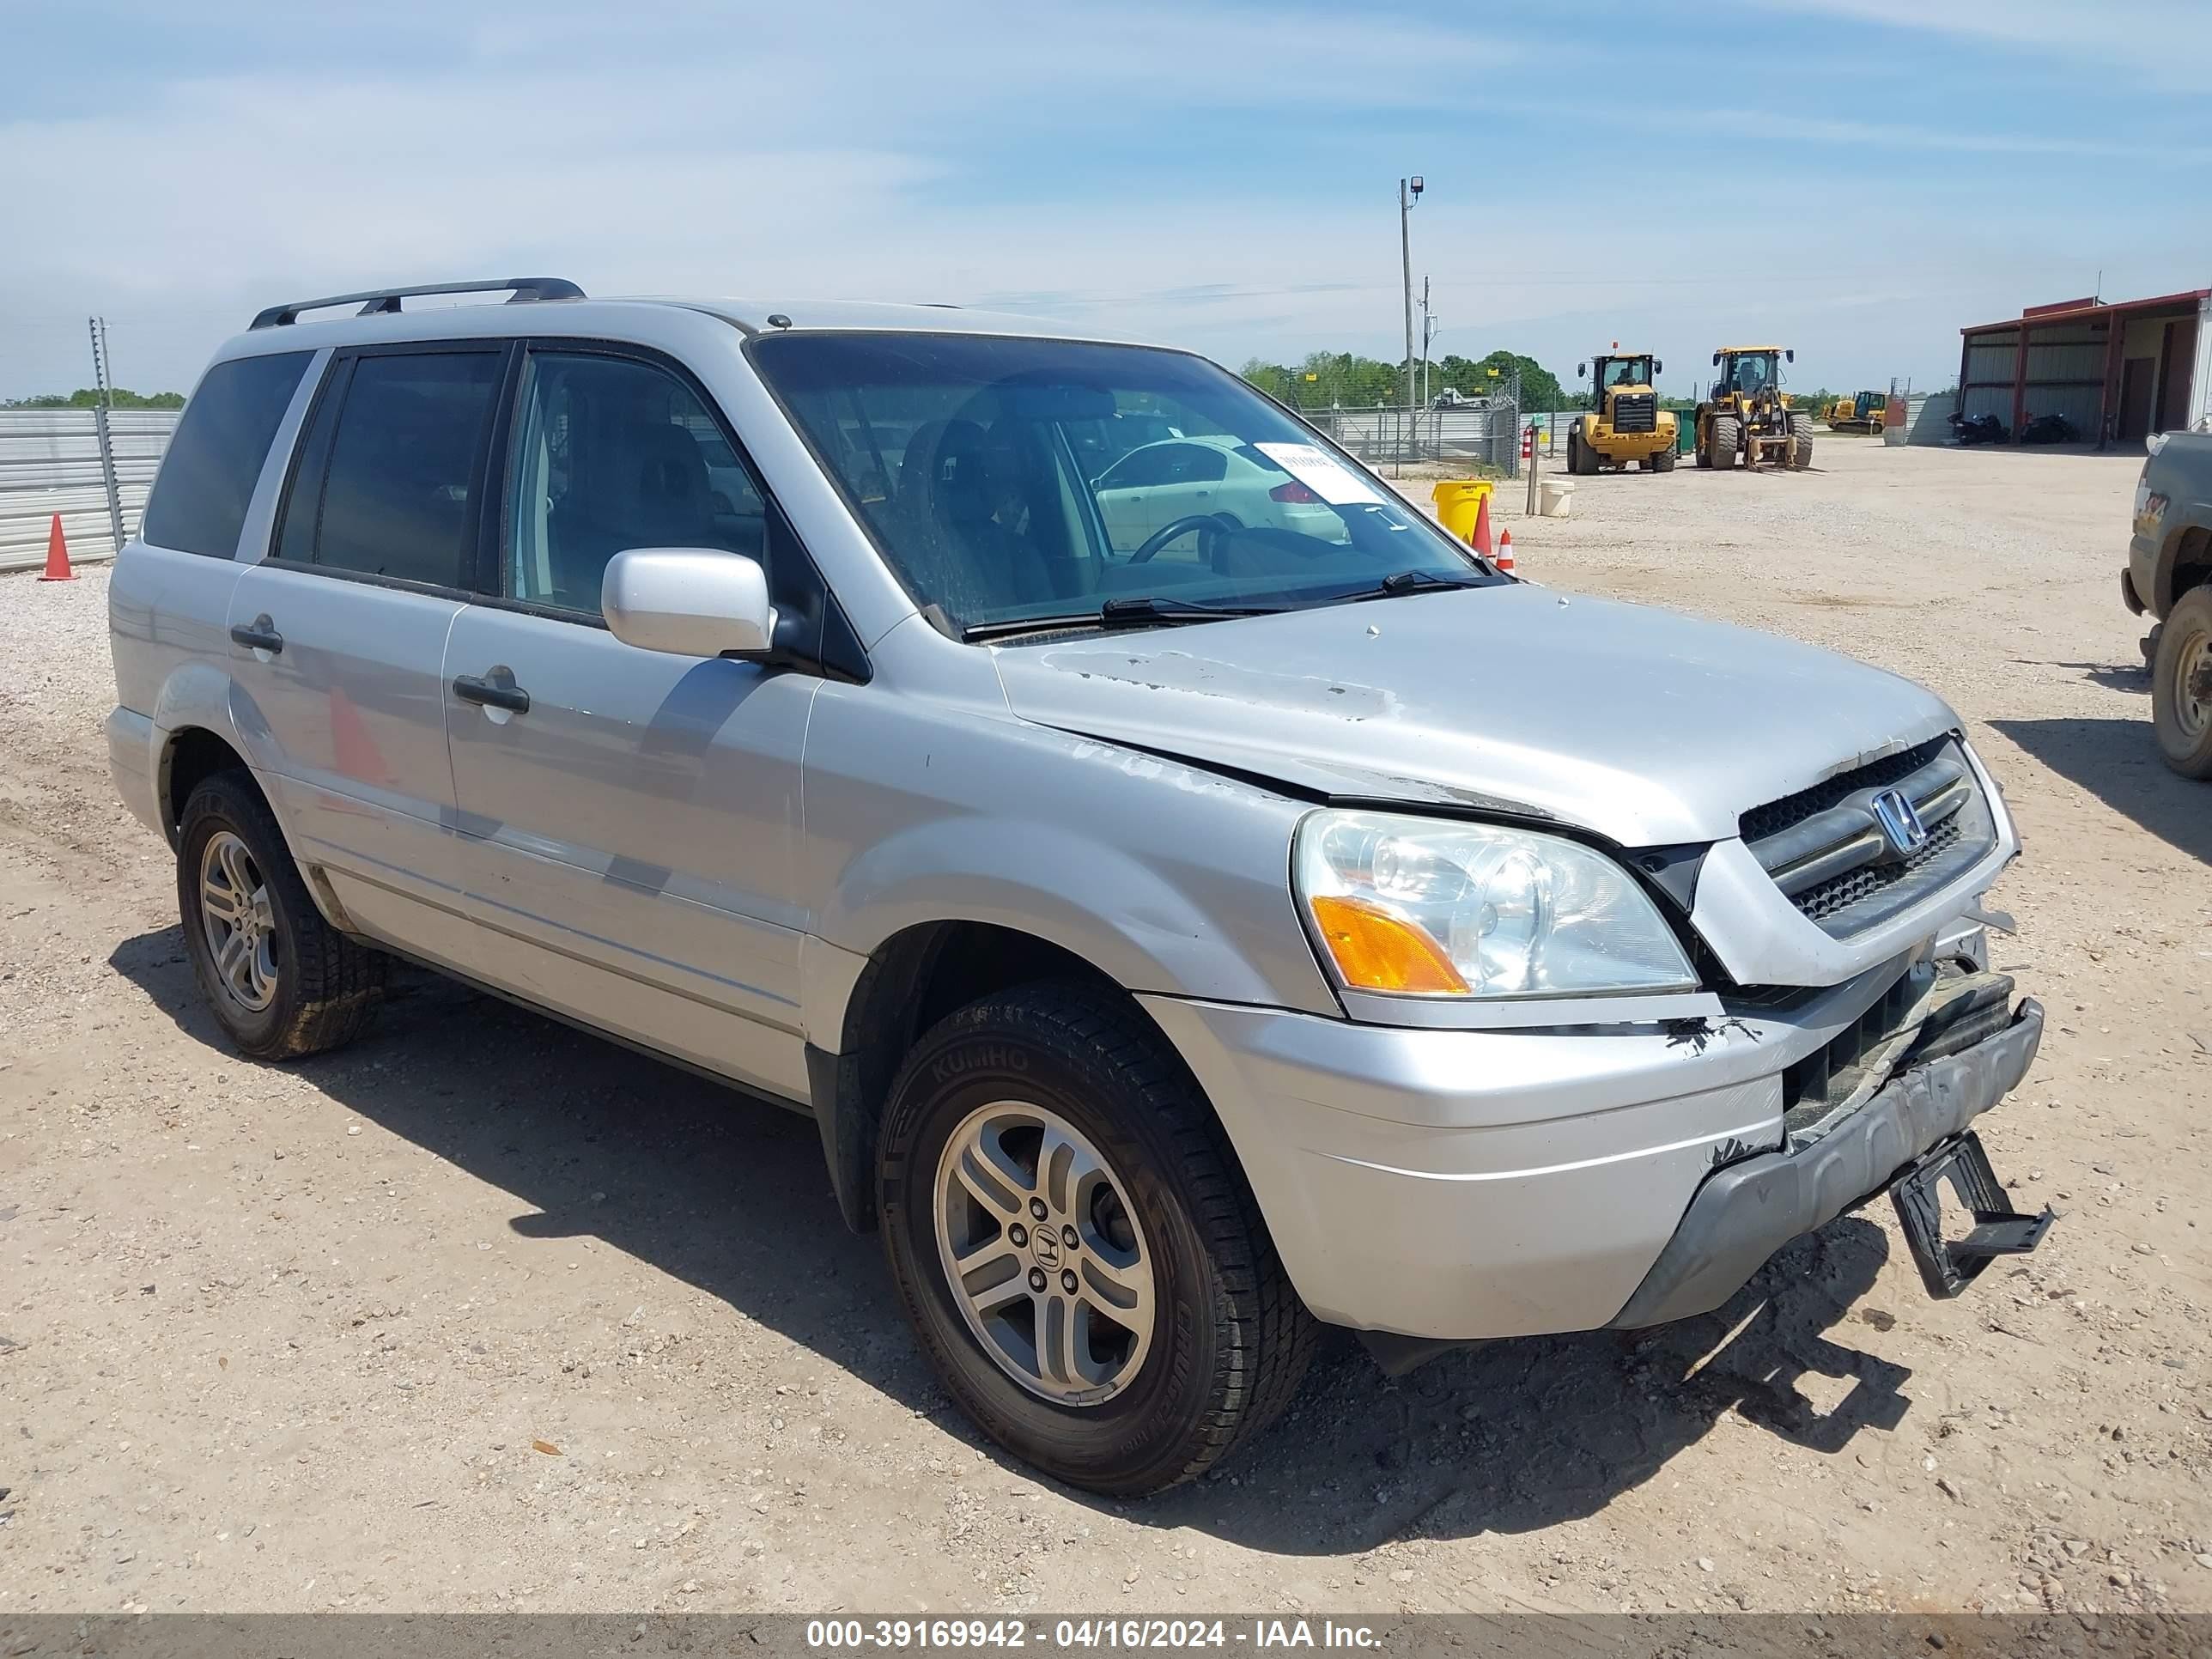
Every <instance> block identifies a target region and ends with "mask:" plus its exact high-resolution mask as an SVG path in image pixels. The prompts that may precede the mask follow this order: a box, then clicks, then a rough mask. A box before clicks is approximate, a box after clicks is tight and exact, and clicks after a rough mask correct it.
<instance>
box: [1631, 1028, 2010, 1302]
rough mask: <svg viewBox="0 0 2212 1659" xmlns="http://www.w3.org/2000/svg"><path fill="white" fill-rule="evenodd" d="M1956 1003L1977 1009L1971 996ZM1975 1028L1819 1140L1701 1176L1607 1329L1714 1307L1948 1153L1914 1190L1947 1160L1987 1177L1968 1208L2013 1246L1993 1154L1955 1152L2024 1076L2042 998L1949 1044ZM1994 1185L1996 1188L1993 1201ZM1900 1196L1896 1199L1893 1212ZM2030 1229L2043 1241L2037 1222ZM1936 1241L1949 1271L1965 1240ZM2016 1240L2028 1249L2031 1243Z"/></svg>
mask: <svg viewBox="0 0 2212 1659" xmlns="http://www.w3.org/2000/svg"><path fill="white" fill-rule="evenodd" d="M1962 1012H1971V1013H1972V1014H1974V1015H1980V1014H1982V1012H1983V1011H1982V1010H1981V1009H1980V1008H1979V1007H1978V1006H1974V1005H1973V1004H1972V1002H1971V1001H1970V1002H1969V1003H1968V1006H1967V1009H1966V1010H1964V1011H1962ZM1972 1029H1973V1024H1972V1023H1970V1022H1969V1021H1966V1020H1961V1021H1958V1022H1954V1023H1953V1029H1952V1030H1947V1031H1946V1032H1945V1033H1944V1036H1946V1037H1947V1038H1948V1041H1946V1042H1941V1043H1930V1044H1928V1045H1926V1048H1940V1049H1942V1051H1943V1052H1941V1053H1940V1054H1937V1055H1936V1057H1932V1058H1922V1059H1916V1060H1908V1061H1907V1062H1906V1064H1905V1069H1904V1070H1902V1071H1900V1072H1899V1073H1898V1074H1897V1075H1896V1076H1895V1077H1893V1078H1892V1079H1890V1081H1889V1082H1888V1083H1887V1084H1885V1085H1883V1086H1882V1087H1881V1089H1879V1090H1878V1091H1875V1093H1874V1094H1873V1095H1872V1096H1870V1097H1869V1098H1868V1099H1867V1100H1866V1101H1865V1102H1864V1103H1863V1104H1862V1105H1860V1106H1859V1107H1858V1108H1857V1110H1855V1111H1852V1112H1850V1114H1849V1115H1846V1116H1844V1118H1843V1119H1842V1120H1841V1121H1839V1122H1837V1123H1835V1124H1834V1125H1833V1127H1830V1128H1829V1129H1828V1130H1827V1131H1826V1133H1824V1134H1822V1135H1821V1136H1820V1139H1817V1140H1814V1141H1813V1142H1811V1143H1810V1144H1809V1145H1800V1146H1796V1147H1794V1148H1792V1149H1790V1150H1786V1151H1782V1152H1762V1153H1758V1154H1755V1155H1753V1157H1750V1158H1744V1159H1741V1161H1739V1162H1737V1163H1735V1164H1729V1165H1727V1166H1726V1167H1724V1168H1723V1169H1719V1170H1715V1171H1714V1172H1713V1173H1712V1174H1711V1176H1708V1177H1706V1180H1705V1184H1704V1185H1703V1186H1702V1187H1700V1188H1698V1193H1697V1196H1696V1197H1695V1198H1693V1199H1692V1200H1690V1207H1689V1209H1688V1210H1687V1211H1686V1212H1685V1213H1684V1215H1683V1217H1682V1221H1681V1225H1680V1226H1678V1227H1677V1228H1675V1230H1674V1237H1673V1238H1671V1239H1669V1240H1668V1243H1667V1248H1666V1249H1664V1250H1662V1251H1661V1252H1660V1254H1659V1259H1658V1260H1657V1261H1655V1262H1653V1263H1652V1264H1651V1271H1650V1273H1646V1274H1645V1275H1644V1282H1643V1284H1641V1285H1638V1286H1637V1289H1636V1294H1635V1295H1633V1296H1632V1297H1629V1298H1628V1304H1627V1305H1626V1307H1624V1308H1623V1309H1622V1310H1620V1312H1619V1313H1618V1314H1616V1315H1614V1316H1613V1318H1612V1320H1611V1321H1610V1322H1609V1326H1610V1328H1613V1329H1614V1330H1637V1329H1640V1328H1643V1327H1644V1326H1647V1325H1663V1324H1665V1323H1667V1322H1668V1321H1670V1320H1675V1319H1688V1318H1691V1317H1692V1316H1695V1315H1698V1314H1704V1313H1711V1311H1712V1310H1714V1309H1716V1308H1717V1307H1719V1306H1720V1305H1721V1304H1723V1303H1724V1302H1726V1301H1727V1300H1728V1299H1729V1297H1732V1296H1734V1295H1735V1293H1736V1292H1737V1291H1739V1290H1741V1289H1742V1288H1743V1286H1744V1285H1745V1284H1746V1282H1747V1281H1748V1280H1749V1279H1750V1278H1751V1276H1752V1275H1753V1273H1757V1272H1758V1271H1759V1268H1760V1267H1763V1266H1765V1262H1766V1259H1767V1258H1768V1257H1769V1256H1771V1255H1773V1254H1774V1253H1775V1251H1777V1250H1778V1249H1781V1248H1782V1247H1783V1246H1784V1244H1786V1243H1789V1242H1790V1240H1791V1239H1793V1238H1795V1237H1797V1236H1798V1235H1799V1234H1801V1233H1809V1232H1812V1231H1814V1230H1815V1229H1817V1228H1820V1227H1825V1226H1826V1225H1828V1223H1830V1222H1831V1221H1833V1220H1834V1219H1835V1218H1837V1217H1838V1216H1839V1215H1841V1214H1843V1213H1844V1211H1846V1210H1850V1209H1855V1208H1857V1206H1859V1205H1861V1204H1863V1203H1865V1202H1866V1201H1867V1200H1869V1199H1870V1198H1873V1197H1875V1196H1876V1195H1877V1194H1881V1192H1882V1191H1884V1190H1885V1189H1886V1188H1888V1187H1889V1186H1890V1185H1891V1184H1892V1183H1893V1182H1899V1181H1900V1180H1906V1181H1910V1180H1912V1179H1913V1178H1914V1177H1915V1176H1920V1175H1921V1174H1922V1172H1923V1170H1928V1168H1929V1165H1930V1164H1936V1163H1940V1162H1942V1159H1943V1158H1944V1157H1945V1156H1946V1155H1947V1154H1950V1155H1954V1162H1953V1163H1950V1164H1944V1165H1943V1167H1942V1168H1941V1169H1936V1170H1932V1171H1930V1172H1929V1173H1927V1174H1926V1176H1925V1178H1924V1179H1923V1180H1921V1181H1919V1182H1917V1186H1916V1188H1915V1190H1916V1193H1917V1190H1918V1188H1920V1187H1925V1186H1927V1185H1929V1183H1931V1182H1935V1181H1936V1180H1937V1179H1939V1178H1941V1177H1943V1176H1948V1174H1949V1172H1950V1170H1952V1169H1954V1168H1959V1169H1961V1170H1964V1171H1965V1175H1964V1177H1963V1178H1966V1179H1972V1178H1976V1177H1979V1178H1984V1179H1986V1182H1987V1186H1986V1188H1975V1194H1974V1195H1969V1194H1967V1193H1966V1190H1965V1189H1964V1188H1961V1189H1960V1192H1961V1196H1962V1197H1964V1198H1966V1202H1967V1204H1968V1206H1969V1207H1970V1208H1972V1207H1974V1206H1975V1205H1976V1203H1977V1198H1978V1200H1979V1201H1981V1202H1982V1203H1984V1204H1986V1205H1987V1206H1988V1207H1989V1209H1990V1214H1991V1218H1992V1219H1991V1225H1993V1226H1998V1227H1999V1228H2000V1231H1997V1232H1994V1233H1992V1234H1990V1235H1987V1236H1985V1237H1984V1247H1986V1246H1988V1245H1990V1244H1993V1243H1997V1242H2003V1243H2007V1244H2008V1245H2017V1244H2018V1243H2019V1241H2020V1240H2021V1238H2022V1237H2024V1235H2022V1234H2021V1232H2020V1231H2018V1230H2016V1229H2010V1228H2004V1227H2002V1225H2001V1224H2002V1223H2008V1222H2011V1221H2015V1220H2023V1219H2027V1218H2021V1217H2015V1216H2013V1215H2012V1214H2011V1212H2009V1211H2008V1210H2006V1209H2005V1208H2004V1207H2003V1202H2004V1200H2003V1189H2002V1188H2001V1187H1999V1186H1998V1185H1997V1182H1996V1176H1993V1175H1989V1174H1988V1173H1987V1172H1988V1170H1989V1162H1988V1160H1987V1159H1986V1158H1983V1157H1982V1156H1981V1148H1980V1143H1979V1142H1978V1141H1977V1142H1974V1150H1973V1154H1972V1158H1971V1159H1969V1160H1967V1161H1966V1163H1964V1164H1960V1163H1958V1162H1956V1161H1955V1155H1956V1154H1957V1153H1958V1150H1959V1148H1960V1146H1963V1145H1964V1144H1965V1143H1966V1141H1968V1140H1972V1137H1971V1136H1969V1135H1967V1134H1966V1126H1967V1125H1968V1124H1969V1123H1971V1122H1972V1121H1973V1120H1974V1119H1975V1118H1977V1117H1978V1116H1979V1115H1981V1114H1982V1113H1984V1112H1985V1111H1987V1110H1989V1109H1990V1107H1992V1106H1994V1105H1996V1103H1997V1102H1999V1101H2000V1100H2002V1099H2003V1098H2004V1097H2006V1096H2007V1095H2008V1094H2010V1093H2011V1092H2012V1091H2013V1090H2014V1089H2015V1087H2017V1086H2018V1085H2019V1083H2020V1080H2021V1078H2022V1077H2024V1076H2026V1075H2027V1068H2028V1065H2029V1063H2030V1062H2031V1061H2033V1060H2034V1058H2035V1051H2036V1048H2038V1047H2039V1045H2040V1043H2041V1042H2042V1040H2043V1007H2042V1005H2041V1004H2039V1002H2037V1001H2036V1000H2035V999H2034V998H2033V997H2025V998H2022V999H2021V1003H2020V1006H2019V1007H2018V1008H2016V1009H2015V1010H2013V1011H2012V1013H2011V1018H2009V1020H2008V1022H2007V1023H2005V1024H2003V1025H2002V1028H2001V1029H1999V1030H1995V1031H1993V1032H1990V1033H1989V1034H1987V1035H1985V1036H1981V1038H1980V1040H1979V1041H1978V1042H1968V1043H1966V1045H1965V1046H1962V1047H1958V1048H1953V1047H1951V1043H1952V1042H1959V1041H1960V1040H1961V1039H1963V1038H1965V1037H1966V1036H1968V1035H1969V1034H1970V1033H1971V1032H1972ZM1990 1194H1996V1196H1995V1198H1994V1199H1991V1198H1990ZM1914 1201H1919V1200H1917V1199H1916V1200H1914ZM1904 1203H1905V1200H1900V1202H1899V1207H1900V1211H1901V1210H1902V1208H1903V1206H1904ZM1925 1203H1926V1206H1927V1209H1926V1213H1927V1216H1928V1218H1929V1220H1930V1221H1931V1222H1932V1221H1933V1220H1934V1219H1935V1216H1936V1212H1935V1208H1934V1206H1935V1194H1933V1193H1932V1192H1930V1193H1928V1194H1926V1195H1925ZM1913 1225H1917V1224H1908V1225H1907V1230H1906V1236H1907V1237H1909V1238H1910V1237H1913V1232H1912V1227H1913ZM2044 1225H2048V1224H2047V1223H2046V1224H2044ZM1969 1237H1970V1238H1971V1237H1973V1236H1972V1235H1970V1236H1969ZM2034 1237H2035V1240H2037V1241H2039V1240H2040V1239H2041V1237H2042V1233H2041V1231H2037V1232H2036V1233H2035V1235H2034ZM1921 1248H1922V1247H1921V1245H1920V1243H1918V1242H1917V1241H1916V1243H1914V1246H1913V1249H1914V1254H1915V1255H1916V1256H1920V1253H1921ZM1936 1248H1940V1249H1942V1250H1943V1251H1944V1254H1943V1255H1942V1256H1941V1257H1940V1260H1941V1261H1942V1263H1943V1264H1945V1265H1944V1271H1945V1272H1946V1273H1949V1272H1954V1271H1957V1269H1958V1267H1959V1265H1960V1263H1959V1262H1957V1261H1954V1258H1953V1255H1951V1254H1950V1252H1952V1251H1955V1250H1958V1249H1960V1248H1961V1247H1960V1246H1948V1247H1946V1246H1942V1244H1941V1239H1940V1235H1939V1236H1938V1237H1937V1246H1936ZM2020 1248H2027V1249H2033V1243H2028V1244H2026V1245H2021V1246H2020ZM1964 1259H1966V1260H1972V1258H1971V1257H1967V1258H1964ZM1921 1260H1922V1266H1921V1273H1922V1274H1923V1277H1926V1276H1927V1275H1928V1274H1929V1267H1928V1259H1927V1258H1925V1257H1922V1258H1921ZM1979 1271H1980V1269H1979V1268H1978V1267H1976V1268H1973V1269H1972V1270H1971V1271H1969V1272H1966V1273H1965V1274H1964V1276H1963V1277H1961V1278H1960V1280H1959V1283H1960V1284H1961V1285H1963V1284H1964V1283H1966V1280H1967V1279H1971V1278H1972V1275H1973V1273H1978V1272H1979ZM1937 1282H1938V1281H1937V1280H1936V1279H1933V1278H1930V1279H1929V1288H1930V1290H1931V1291H1935V1294H1936V1295H1938V1296H1949V1295H1954V1294H1956V1291H1955V1289H1952V1290H1936V1289H1935V1286H1936V1283H1937ZM1946 1282H1948V1281H1946Z"/></svg>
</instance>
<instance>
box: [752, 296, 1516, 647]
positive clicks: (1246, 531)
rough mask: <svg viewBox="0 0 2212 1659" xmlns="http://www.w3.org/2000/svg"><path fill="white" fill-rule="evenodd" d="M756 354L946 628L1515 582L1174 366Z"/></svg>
mask: <svg viewBox="0 0 2212 1659" xmlns="http://www.w3.org/2000/svg"><path fill="white" fill-rule="evenodd" d="M749 349H750V351H751V353H752V356H753V362H754V363H755V365H756V366H757V368H759V370H760V373H761V374H762V376H763V379H765V380H767V381H768V383H769V386H770V387H771V388H772V389H773V390H774V391H775V393H776V394H777V396H778V397H779V398H781V400H782V402H783V404H784V406H785V407H786V408H787V410H790V412H791V414H792V416H793V419H794V420H795V421H796V422H797V423H798V425H799V428H800V429H801V431H802V432H803V433H804V434H805V437H806V439H807V441H809V443H811V445H812V447H813V449H814V452H815V453H816V454H817V456H818V457H819V458H820V459H821V460H822V461H823V465H825V467H826V468H827V469H828V471H829V474H830V476H831V477H833V478H834V479H835V480H836V483H837V484H838V487H839V488H840V489H842V491H843V492H844V495H845V498H846V499H847V501H849V502H851V503H852V506H853V508H854V512H855V513H858V514H859V516H860V520H861V521H862V523H863V524H865V525H866V527H867V529H868V531H869V532H870V534H871V535H872V537H873V538H874V540H875V543H876V545H877V546H878V548H879V549H880V550H882V552H883V554H884V558H885V559H886V560H887V561H888V562H890V566H891V568H893V569H894V570H895V571H896V573H897V574H898V576H899V579H900V580H902V582H903V583H905V585H906V587H907V589H908V592H910V593H912V594H913V595H914V598H915V602H916V603H917V604H919V605H923V606H929V605H935V606H937V607H938V609H939V611H940V612H942V614H943V615H944V617H945V619H946V621H947V622H949V623H951V626H952V627H953V628H954V629H958V630H966V629H977V628H982V627H985V626H987V625H992V624H997V625H1000V626H1001V627H1003V626H1004V625H1006V624H1009V623H1013V624H1018V623H1019V622H1020V621H1021V620H1023V619H1024V618H1028V617H1036V618H1038V619H1040V620H1042V619H1044V618H1048V617H1072V616H1082V615H1096V614H1097V612H1098V611H1100V610H1101V608H1102V606H1104V605H1107V604H1108V602H1109V601H1113V600H1123V601H1143V600H1158V601H1159V602H1160V603H1161V604H1162V605H1179V606H1184V607H1189V608H1197V607H1219V608H1221V609H1223V610H1236V611H1245V610H1278V609H1292V608H1298V607H1302V606H1305V605H1322V604H1327V603H1329V602H1331V601H1333V600H1336V599H1345V598H1347V597H1350V596H1352V595H1354V594H1369V593H1372V592H1376V589H1377V587H1378V586H1379V585H1380V584H1381V583H1382V581H1383V579H1384V578H1386V577H1399V578H1401V580H1399V581H1398V582H1397V583H1396V584H1395V586H1393V587H1392V588H1390V589H1389V590H1388V591H1389V592H1405V591H1412V590H1413V589H1414V588H1417V587H1419V586H1422V585H1423V584H1421V583H1420V582H1419V581H1418V580H1413V579H1412V578H1409V577H1408V576H1407V573H1417V574H1418V575H1420V576H1426V577H1430V578H1433V579H1435V580H1446V581H1451V582H1455V583H1466V584H1469V585H1480V584H1485V583H1488V582H1501V583H1502V582H1503V581H1504V580H1506V579H1505V578H1504V577H1501V576H1496V575H1492V574H1489V573H1487V572H1486V571H1485V570H1484V569H1483V568H1481V567H1480V566H1479V565H1477V564H1476V563H1475V562H1474V559H1473V557H1472V556H1471V555H1470V554H1468V551H1467V550H1465V549H1464V548H1462V547H1461V545H1460V544H1458V543H1456V542H1455V541H1453V540H1452V539H1451V538H1449V536H1447V535H1445V534H1444V533H1443V532H1442V531H1441V530H1439V529H1437V527H1436V526H1434V525H1432V524H1431V523H1430V522H1429V521H1428V520H1426V519H1425V518H1424V517H1422V515H1421V514H1419V513H1416V512H1413V510H1412V509H1410V508H1408V507H1407V506H1406V505H1405V504H1404V502H1402V501H1401V500H1399V498H1398V497H1396V496H1395V495H1392V494H1391V493H1390V492H1389V490H1388V489H1385V488H1384V487H1383V486H1382V485H1381V484H1380V483H1376V480H1375V479H1373V478H1372V477H1370V476H1369V475H1368V474H1367V473H1365V472H1364V471H1361V470H1360V469H1359V468H1358V465H1357V464H1355V463H1352V462H1350V461H1348V460H1347V459H1346V458H1345V457H1344V456H1343V455H1342V454H1341V453H1340V452H1338V451H1336V450H1334V449H1333V448H1331V447H1328V445H1327V444H1325V443H1324V442H1322V441H1321V440H1320V439H1318V438H1316V436H1315V435H1314V434H1313V433H1311V432H1310V431H1309V430H1308V429H1306V428H1304V427H1302V426H1300V425H1299V424H1298V423H1297V422H1296V421H1294V420H1293V419H1291V416H1289V415H1287V414H1285V412H1284V411H1283V410H1280V409H1279V408H1278V407H1276V405H1274V404H1271V403H1269V402H1268V401H1267V399H1266V398H1262V397H1261V396H1260V395H1259V394H1258V393H1257V392H1254V391H1253V390H1252V389H1251V388H1250V387H1249V386H1246V385H1245V384H1244V382H1243V381H1242V380H1238V379H1237V378H1236V377H1235V376H1234V375H1231V374H1228V373H1227V372H1226V371H1225V370H1223V369H1220V368H1216V367H1215V366H1214V365H1212V364H1211V363H1208V362H1203V361H1202V360H1200V359H1199V358H1196V357H1191V356H1185V355H1183V354H1182V353H1180V352H1173V351H1162V350H1154V349H1149V348H1146V347H1142V346H1121V345H1100V344H1093V343H1084V342H1074V341H1065V340H1032V339H1023V338H1010V337H987V336H977V335H957V334H917V333H896V334H866V333H850V334H848V333H836V334H828V333H823V334H807V333H790V334H781V335H771V336H768V337H763V338H761V339H757V340H755V341H753V342H752V343H751V345H750V348H749ZM1429 585H1433V582H1431V584H1429ZM1120 608H1121V611H1123V612H1124V613H1126V612H1127V611H1129V610H1131V609H1132V608H1133V607H1132V606H1130V605H1126V604H1125V605H1123V606H1121V607H1120Z"/></svg>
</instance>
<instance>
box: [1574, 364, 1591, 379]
mask: <svg viewBox="0 0 2212 1659" xmlns="http://www.w3.org/2000/svg"><path fill="white" fill-rule="evenodd" d="M1585 374H1589V364H1588V363H1577V364H1576V365H1575V379H1577V380H1581V379H1582V377H1583V375H1585Z"/></svg>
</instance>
